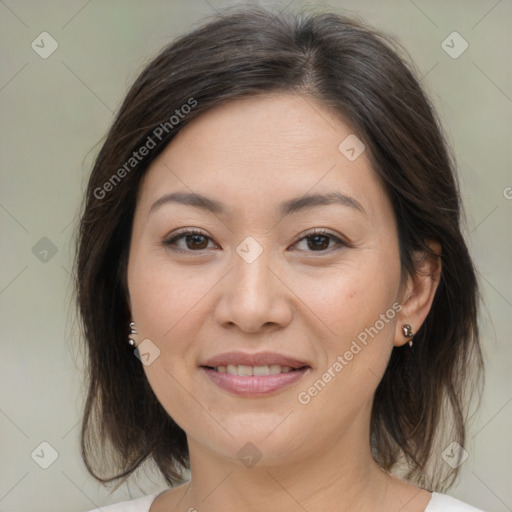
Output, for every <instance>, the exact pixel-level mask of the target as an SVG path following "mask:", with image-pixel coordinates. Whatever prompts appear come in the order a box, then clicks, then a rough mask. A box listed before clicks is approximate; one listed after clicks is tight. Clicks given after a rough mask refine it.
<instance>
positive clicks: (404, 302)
mask: <svg viewBox="0 0 512 512" xmlns="http://www.w3.org/2000/svg"><path fill="white" fill-rule="evenodd" d="M427 245H428V247H429V248H430V250H431V251H433V253H434V254H430V253H426V252H421V253H416V254H415V256H414V260H415V268H416V273H415V275H413V276H408V277H407V280H406V283H405V285H404V286H403V287H402V290H403V292H402V294H401V296H400V298H399V303H400V304H401V306H402V309H401V310H400V312H399V313H398V315H397V323H396V325H395V341H394V345H395V346H396V347H401V346H402V345H404V344H405V343H407V342H408V341H409V340H410V339H411V338H406V337H404V335H403V333H402V325H404V324H409V325H410V326H411V328H412V332H413V334H414V333H416V332H418V331H419V329H420V327H421V326H422V325H423V322H424V320H425V318H426V317H427V315H428V312H429V311H430V308H431V306H432V301H433V300H434V296H435V293H436V290H437V286H438V284H439V280H440V278H441V245H440V244H439V243H438V242H437V241H435V240H427Z"/></svg>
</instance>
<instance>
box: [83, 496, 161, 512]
mask: <svg viewBox="0 0 512 512" xmlns="http://www.w3.org/2000/svg"><path fill="white" fill-rule="evenodd" d="M159 494H161V491H160V492H156V493H154V494H148V495H147V496H142V497H140V498H135V499H133V500H128V501H122V502H120V503H114V504H113V505H106V506H102V507H101V508H95V509H93V510H88V511H87V512H149V508H150V507H151V503H153V501H154V500H155V499H156V497H157V496H158V495H159Z"/></svg>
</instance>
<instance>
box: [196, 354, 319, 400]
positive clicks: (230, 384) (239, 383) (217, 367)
mask: <svg viewBox="0 0 512 512" xmlns="http://www.w3.org/2000/svg"><path fill="white" fill-rule="evenodd" d="M200 369H201V370H202V372H203V373H204V374H205V375H206V376H207V377H208V378H209V383H212V382H213V383H214V384H216V386H217V387H219V388H220V389H222V390H224V391H228V392H229V393H231V394H233V395H237V396H243V397H247V398H248V397H261V396H266V395H271V394H274V393H277V392H279V391H281V390H283V389H285V388H287V387H290V386H291V385H293V384H295V383H296V382H298V381H299V380H300V379H302V378H303V377H304V376H305V375H306V374H307V373H309V372H310V371H312V367H311V366H310V365H309V364H308V363H307V362H305V361H300V360H299V359H295V358H293V357H290V356H287V355H284V354H278V353H275V352H259V353H253V354H250V353H247V352H226V353H224V354H219V355H217V356H215V357H213V358H210V359H208V360H206V361H204V362H203V363H202V365H201V366H200Z"/></svg>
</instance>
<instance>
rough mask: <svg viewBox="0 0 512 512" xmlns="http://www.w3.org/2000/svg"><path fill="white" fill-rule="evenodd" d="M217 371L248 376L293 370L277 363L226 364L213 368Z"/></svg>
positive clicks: (275, 373)
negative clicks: (259, 364) (258, 364)
mask: <svg viewBox="0 0 512 512" xmlns="http://www.w3.org/2000/svg"><path fill="white" fill-rule="evenodd" d="M215 370H216V371H218V372H219V373H229V374H230V375H239V376H241V377H248V376H251V375H277V374H278V373H288V372H291V371H293V368H292V367H291V366H281V365H279V364H271V365H263V366H246V365H243V364H239V365H236V364H228V365H227V366H218V367H217V368H215Z"/></svg>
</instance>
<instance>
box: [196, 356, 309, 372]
mask: <svg viewBox="0 0 512 512" xmlns="http://www.w3.org/2000/svg"><path fill="white" fill-rule="evenodd" d="M228 364H234V365H245V366H266V365H271V364H278V365H280V366H291V367H292V368H302V367H303V366H309V364H308V363H306V362H304V361H300V360H298V359H295V358H294V357H289V356H285V355H283V354H277V353H275V352H258V353H255V354H248V353H246V352H225V353H224V354H219V355H216V356H214V357H212V358H210V359H208V360H206V361H205V362H204V363H202V364H201V366H209V367H211V368H217V367H218V366H227V365H228Z"/></svg>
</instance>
